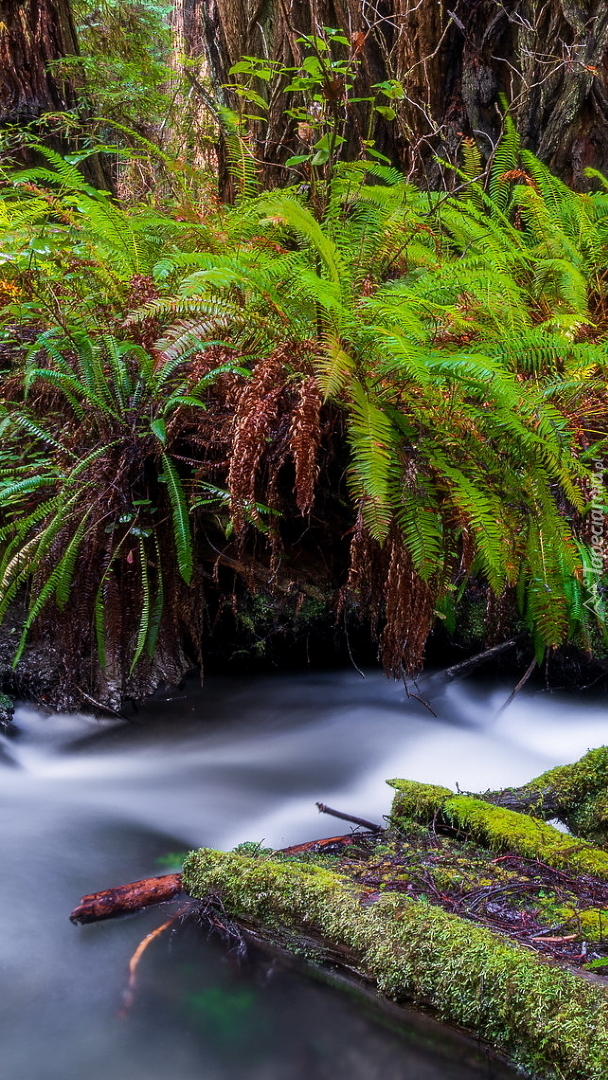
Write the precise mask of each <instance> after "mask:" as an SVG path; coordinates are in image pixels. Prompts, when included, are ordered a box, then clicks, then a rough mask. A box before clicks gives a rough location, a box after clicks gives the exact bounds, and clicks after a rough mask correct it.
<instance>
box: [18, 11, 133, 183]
mask: <svg viewBox="0 0 608 1080" xmlns="http://www.w3.org/2000/svg"><path fill="white" fill-rule="evenodd" d="M77 53H78V43H77V40H76V31H75V28H74V21H73V18H72V11H71V6H70V2H69V0H0V128H2V127H6V126H7V125H22V124H31V123H33V122H35V121H37V120H40V119H41V118H43V117H44V115H45V113H55V112H66V111H68V110H70V109H73V108H74V106H75V104H76V96H75V92H74V86H73V85H72V84H71V83H70V81H69V80H68V79H65V78H63V77H62V76H59V75H57V74H54V73H53V72H52V71H49V65H51V64H52V63H53V62H54V61H56V60H61V58H62V57H64V56H68V55H75V54H77ZM41 137H42V138H43V141H45V142H46V143H48V145H50V146H51V147H52V149H54V150H58V151H59V152H63V153H65V152H68V151H69V150H70V149H73V147H72V146H70V145H68V143H67V142H66V141H65V139H63V138H61V137H59V136H49V135H46V136H45V135H42V136H41ZM17 157H18V158H19V157H20V158H21V160H22V161H23V163H24V164H30V163H31V160H32V155H31V154H29V153H28V152H27V151H22V152H21V153H20V154H19V155H17ZM80 168H81V170H82V172H83V173H84V174H85V175H86V177H87V179H88V180H89V181H90V182H91V183H94V184H96V185H97V186H98V187H104V188H110V187H111V186H112V178H111V174H110V169H109V165H108V163H107V161H106V160H104V158H103V157H101V156H99V155H93V156H92V157H90V158H87V159H86V160H85V161H83V162H82V163H81V165H80Z"/></svg>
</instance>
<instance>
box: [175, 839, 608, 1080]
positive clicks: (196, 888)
mask: <svg viewBox="0 0 608 1080" xmlns="http://www.w3.org/2000/svg"><path fill="white" fill-rule="evenodd" d="M184 886H185V888H186V890H187V891H188V892H189V893H190V895H192V896H194V897H201V898H202V897H205V896H207V895H208V894H209V893H219V894H220V895H221V897H222V900H223V903H224V904H225V906H226V908H227V910H228V911H229V912H231V913H232V914H233V915H235V916H237V917H241V918H244V919H248V920H252V921H254V922H261V923H263V924H265V925H266V926H281V927H287V928H293V929H295V930H302V929H307V930H309V931H311V932H313V933H316V934H317V935H318V936H319V937H321V938H324V939H326V940H327V941H329V942H333V943H334V944H335V945H337V946H342V947H344V948H346V949H347V950H349V952H350V953H351V954H352V953H354V954H355V957H356V962H357V966H358V967H359V969H360V970H361V972H362V973H364V974H366V975H368V976H370V977H372V978H373V979H375V981H376V983H377V985H378V987H379V989H380V990H382V991H383V992H384V993H385V994H387V995H388V996H389V997H391V998H393V999H395V1000H404V999H409V1000H412V999H413V1000H414V1001H420V1002H425V1003H427V1004H430V1005H431V1006H433V1007H434V1008H435V1009H436V1011H437V1012H438V1013H439V1015H440V1016H441V1017H443V1018H444V1019H446V1020H450V1021H452V1022H455V1023H458V1024H462V1025H464V1026H466V1027H468V1028H469V1029H471V1030H473V1031H475V1032H476V1033H478V1034H479V1035H480V1036H481V1037H483V1038H485V1039H487V1040H488V1041H489V1042H491V1043H492V1044H493V1045H494V1046H495V1047H497V1048H500V1049H502V1050H503V1051H505V1052H507V1053H509V1054H510V1055H511V1056H512V1057H513V1058H514V1060H516V1061H517V1062H518V1063H519V1064H521V1065H522V1066H523V1067H525V1068H528V1069H530V1070H532V1071H533V1072H542V1074H543V1076H544V1077H546V1078H547V1080H549V1078H552V1080H553V1078H556V1080H557V1078H559V1080H605V1078H606V1076H607V1075H608V994H607V993H606V992H605V991H604V990H603V989H601V988H598V987H596V986H594V985H591V984H589V983H587V982H586V981H585V980H584V979H583V978H581V977H579V976H576V975H573V974H571V973H569V972H566V971H563V970H561V969H560V968H557V967H555V966H553V965H549V964H547V963H545V962H544V961H543V960H541V959H540V958H539V957H538V956H536V955H535V954H534V953H531V952H529V951H527V950H525V949H523V948H520V947H519V946H517V945H514V944H511V943H509V941H508V940H507V939H505V938H502V937H501V936H499V935H497V934H495V933H493V932H492V931H490V930H487V929H484V928H482V927H478V926H475V925H473V924H471V923H470V922H466V921H465V920H463V919H460V918H458V917H457V916H455V915H452V914H449V913H447V912H445V911H443V910H442V909H441V908H437V907H431V906H430V905H429V904H427V903H425V902H423V901H420V900H418V901H417V900H413V899H409V898H407V897H405V896H403V895H397V894H395V893H388V894H386V893H385V894H383V895H382V896H381V897H380V899H379V900H378V901H377V903H375V904H373V905H371V906H367V907H362V906H361V904H360V899H359V894H358V892H357V890H356V888H355V887H354V886H353V885H352V883H350V882H348V881H347V880H346V879H345V878H343V877H340V876H338V875H337V874H334V873H332V872H330V871H327V870H324V869H322V868H320V867H318V866H306V867H303V866H298V865H296V864H288V863H276V862H272V861H260V860H259V859H250V858H246V857H244V856H241V855H235V854H230V855H223V854H221V853H219V852H217V851H210V850H207V849H202V850H200V851H198V852H192V853H191V854H190V855H189V856H188V858H187V859H186V862H185V864H184Z"/></svg>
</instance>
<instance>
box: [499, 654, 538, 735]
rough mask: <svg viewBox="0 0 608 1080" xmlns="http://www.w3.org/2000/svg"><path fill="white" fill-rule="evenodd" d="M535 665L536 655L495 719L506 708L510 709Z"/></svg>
mask: <svg viewBox="0 0 608 1080" xmlns="http://www.w3.org/2000/svg"><path fill="white" fill-rule="evenodd" d="M535 667H536V657H534V659H533V660H532V662H531V664H530V666H529V667H528V668H527V669H526V671H525V672H524V674H523V675H522V677H521V679H520V680H519V682H518V684H517V686H516V687H514V689H513V690H512V691H511V693H510V694H509V696H508V698H507V700H506V701H505V702H504V704H503V705H501V706H500V709H499V710H498V712H497V713H496V716H495V718H494V719H495V720H498V717H499V716H502V714H503V712H504V711H505V709H508V707H509V705H510V704H511V702H512V701H513V698H514V697H515V696H516V695H517V694H519V691H520V690H521V689H522V688H523V687H524V686H525V685H526V683H527V681H528V679H529V678H530V676H531V674H532V672H533V671H534V669H535Z"/></svg>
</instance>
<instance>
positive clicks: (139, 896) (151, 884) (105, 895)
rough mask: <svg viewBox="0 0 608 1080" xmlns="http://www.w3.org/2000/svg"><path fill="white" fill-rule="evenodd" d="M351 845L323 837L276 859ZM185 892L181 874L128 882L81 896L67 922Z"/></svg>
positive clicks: (106, 915)
mask: <svg viewBox="0 0 608 1080" xmlns="http://www.w3.org/2000/svg"><path fill="white" fill-rule="evenodd" d="M351 841H352V834H350V833H349V834H348V835H347V836H326V837H323V838H322V839H321V840H307V841H306V842H305V843H303V844H292V846H291V847H286V848H281V850H280V851H278V852H277V854H278V855H282V856H286V855H287V856H289V855H304V854H305V853H306V852H308V853H311V854H316V853H318V852H323V851H332V852H334V851H336V850H339V849H340V848H342V847H346V845H347V844H349V843H350V842H351ZM183 892H184V887H183V884H182V875H181V874H160V875H159V876H158V877H149V878H142V879H141V880H140V881H130V882H128V883H127V884H126V885H117V886H116V887H115V888H113V889H102V890H101V891H100V892H95V893H88V894H87V895H86V896H81V898H80V903H79V904H78V906H77V907H75V908H74V910H73V911H72V913H71V914H70V922H73V923H74V924H77V923H92V922H101V921H102V920H103V919H114V918H116V917H117V916H119V915H129V914H132V913H133V912H134V911H142V910H143V909H144V908H146V907H152V906H153V905H154V904H165V903H166V902H167V901H168V900H173V899H174V898H175V897H176V896H179V894H180V893H183Z"/></svg>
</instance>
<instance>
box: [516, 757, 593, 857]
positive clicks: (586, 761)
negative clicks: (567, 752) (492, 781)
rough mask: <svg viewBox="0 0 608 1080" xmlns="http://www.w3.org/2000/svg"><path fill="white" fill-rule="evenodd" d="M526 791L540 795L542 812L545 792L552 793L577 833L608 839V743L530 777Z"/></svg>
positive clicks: (561, 815)
mask: <svg viewBox="0 0 608 1080" xmlns="http://www.w3.org/2000/svg"><path fill="white" fill-rule="evenodd" d="M521 790H522V794H524V795H532V796H534V795H537V796H538V803H539V812H540V809H541V806H542V799H543V795H545V794H547V793H551V794H552V799H551V804H554V803H557V804H558V805H559V816H560V818H561V819H562V820H563V821H564V822H565V823H566V825H568V826H569V828H571V829H572V831H573V832H574V833H576V834H577V835H580V836H584V837H585V838H586V839H588V840H591V841H592V842H594V843H596V844H605V843H606V842H607V840H608V747H606V746H600V747H598V748H597V749H595V750H589V752H588V753H587V754H585V755H584V757H582V758H581V759H580V761H576V762H574V764H573V765H558V766H557V767H556V768H554V769H549V770H548V771H547V772H545V773H542V775H541V776H538V777H536V779H535V780H532V781H530V783H529V784H526V785H525V786H524V787H523V788H522V789H521Z"/></svg>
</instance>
